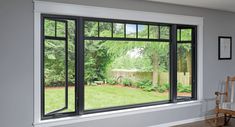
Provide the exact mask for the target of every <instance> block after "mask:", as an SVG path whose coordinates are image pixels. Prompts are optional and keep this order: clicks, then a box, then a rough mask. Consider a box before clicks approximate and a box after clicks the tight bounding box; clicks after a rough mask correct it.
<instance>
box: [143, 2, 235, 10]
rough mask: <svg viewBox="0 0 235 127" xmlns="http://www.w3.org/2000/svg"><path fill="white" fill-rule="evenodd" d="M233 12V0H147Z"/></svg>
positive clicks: (234, 7)
mask: <svg viewBox="0 0 235 127" xmlns="http://www.w3.org/2000/svg"><path fill="white" fill-rule="evenodd" d="M147 1H153V2H162V3H170V4H178V5H186V6H194V7H203V8H210V9H217V10H224V11H232V12H235V0H147Z"/></svg>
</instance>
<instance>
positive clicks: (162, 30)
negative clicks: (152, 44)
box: [160, 26, 170, 39]
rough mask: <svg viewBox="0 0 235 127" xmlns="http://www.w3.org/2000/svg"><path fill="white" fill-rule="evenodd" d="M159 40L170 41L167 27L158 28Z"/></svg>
mask: <svg viewBox="0 0 235 127" xmlns="http://www.w3.org/2000/svg"><path fill="white" fill-rule="evenodd" d="M160 39H170V27H169V26H160Z"/></svg>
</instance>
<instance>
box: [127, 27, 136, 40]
mask: <svg viewBox="0 0 235 127" xmlns="http://www.w3.org/2000/svg"><path fill="white" fill-rule="evenodd" d="M126 37H127V38H136V24H126Z"/></svg>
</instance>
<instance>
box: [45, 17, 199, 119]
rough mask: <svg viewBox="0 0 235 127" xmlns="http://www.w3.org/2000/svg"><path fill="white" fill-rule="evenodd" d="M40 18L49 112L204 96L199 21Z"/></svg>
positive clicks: (48, 115) (100, 109)
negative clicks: (198, 60) (199, 81)
mask: <svg viewBox="0 0 235 127" xmlns="http://www.w3.org/2000/svg"><path fill="white" fill-rule="evenodd" d="M41 19H42V24H41V26H42V27H41V33H42V34H41V36H42V37H41V49H42V50H41V75H42V76H41V116H42V119H50V118H58V117H66V116H74V115H83V114H88V113H96V112H104V111H112V110H120V109H127V108H134V107H142V106H150V105H158V104H166V103H175V102H179V101H188V100H195V99H197V98H196V97H197V95H196V91H197V89H196V88H197V87H196V85H197V84H196V48H197V46H196V31H197V27H196V26H191V25H178V24H166V23H154V22H141V21H129V20H116V19H100V18H89V17H72V16H55V15H42V17H41Z"/></svg>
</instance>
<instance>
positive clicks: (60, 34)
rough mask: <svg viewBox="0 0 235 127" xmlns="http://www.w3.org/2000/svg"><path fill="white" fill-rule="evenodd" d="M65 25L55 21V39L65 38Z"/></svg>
mask: <svg viewBox="0 0 235 127" xmlns="http://www.w3.org/2000/svg"><path fill="white" fill-rule="evenodd" d="M65 26H66V23H65V22H59V21H56V30H57V31H56V36H57V37H66V33H65V31H66V28H65Z"/></svg>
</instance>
